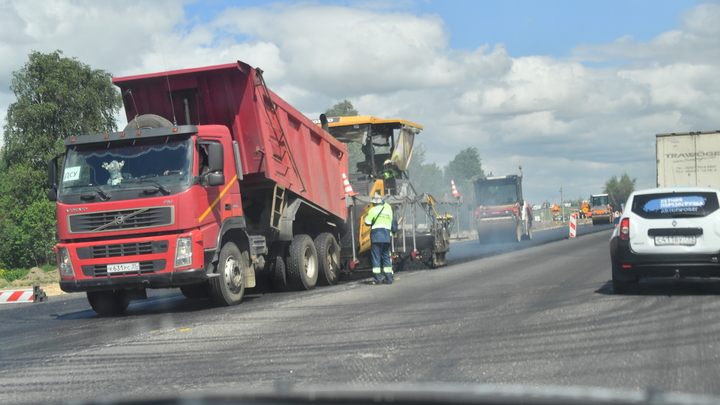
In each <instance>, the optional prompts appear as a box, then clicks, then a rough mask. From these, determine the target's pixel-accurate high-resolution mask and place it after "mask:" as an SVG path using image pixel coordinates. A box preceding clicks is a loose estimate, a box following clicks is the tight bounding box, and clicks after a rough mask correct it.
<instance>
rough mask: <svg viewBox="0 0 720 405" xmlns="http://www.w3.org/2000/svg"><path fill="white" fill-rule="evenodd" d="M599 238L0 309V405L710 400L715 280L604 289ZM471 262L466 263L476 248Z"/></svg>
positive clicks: (562, 237) (543, 234) (552, 239)
mask: <svg viewBox="0 0 720 405" xmlns="http://www.w3.org/2000/svg"><path fill="white" fill-rule="evenodd" d="M610 229H611V227H609V226H605V227H587V228H585V229H583V228H582V227H581V228H580V232H579V237H577V238H575V239H567V228H561V229H560V230H548V231H540V232H535V235H534V238H533V240H532V241H523V242H522V243H517V242H515V243H513V244H505V243H503V244H496V245H488V246H480V245H479V243H478V242H477V241H463V242H457V243H454V244H453V246H452V251H451V254H450V255H449V256H448V257H449V259H450V265H448V266H446V267H442V268H438V269H434V270H414V271H405V272H399V273H398V274H397V281H396V282H395V283H394V284H393V285H381V286H373V285H370V284H368V283H367V279H358V280H353V281H346V282H343V283H340V284H339V285H336V286H331V287H319V288H317V289H315V290H312V291H305V292H289V293H262V292H257V291H255V292H252V291H248V293H247V295H246V299H245V301H244V302H243V303H242V304H241V305H239V306H235V307H230V308H214V307H212V306H210V305H209V304H208V303H207V302H206V301H192V300H187V299H185V298H183V297H182V295H181V294H180V293H179V292H177V291H175V290H169V291H152V292H150V294H149V295H150V296H149V299H148V300H146V301H134V302H132V303H131V304H130V307H129V309H128V311H127V314H126V315H124V316H120V317H116V318H102V317H98V316H97V315H95V313H94V312H92V311H91V310H90V308H89V306H88V304H87V302H86V300H85V297H84V295H82V294H69V295H64V296H59V297H51V298H50V300H49V301H47V302H42V303H36V304H11V305H1V306H0V322H1V325H2V326H0V327H1V328H2V329H1V330H2V333H0V403H3V404H5V403H8V404H10V403H49V402H58V401H68V400H70V399H75V398H85V399H97V398H104V397H128V396H131V397H134V396H144V397H147V396H156V395H174V394H193V393H197V392H209V391H216V390H227V389H248V388H249V389H252V388H262V387H272V386H273V384H275V383H276V382H278V381H284V380H289V381H292V382H294V383H295V384H297V385H300V386H306V385H318V384H322V385H324V384H350V385H354V386H358V385H362V386H371V385H375V384H382V383H389V382H415V383H418V382H420V383H424V382H440V383H443V382H451V383H463V384H474V383H480V384H500V385H507V384H511V385H523V386H530V387H538V386H547V385H554V386H556V385H560V386H581V387H604V388H611V389H622V390H645V389H647V388H649V387H653V388H656V389H661V390H667V391H679V392H689V393H704V394H712V395H720V383H718V381H720V378H719V377H720V361H718V357H720V300H718V297H717V296H718V294H720V282H718V281H717V280H650V281H644V280H643V281H642V282H641V284H640V287H639V288H638V291H637V293H636V294H634V295H629V296H617V295H614V294H613V291H612V285H611V283H610V260H609V251H608V241H609V238H610ZM473 252H474V253H473Z"/></svg>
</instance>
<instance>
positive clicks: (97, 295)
mask: <svg viewBox="0 0 720 405" xmlns="http://www.w3.org/2000/svg"><path fill="white" fill-rule="evenodd" d="M87 299H88V302H89V303H90V306H91V307H92V309H93V311H95V312H97V313H98V315H100V316H115V315H120V314H122V313H123V312H125V310H126V309H127V307H128V305H130V299H129V297H128V296H127V295H126V294H124V293H123V292H122V291H115V290H109V291H88V292H87Z"/></svg>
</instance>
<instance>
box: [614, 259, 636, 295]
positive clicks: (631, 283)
mask: <svg viewBox="0 0 720 405" xmlns="http://www.w3.org/2000/svg"><path fill="white" fill-rule="evenodd" d="M638 281H639V279H638V278H637V277H634V278H629V279H628V278H624V277H621V276H620V265H619V264H617V263H615V262H614V261H613V262H612V284H613V292H614V293H615V294H618V295H622V294H628V293H630V292H631V291H632V289H633V288H634V287H635V286H636V285H637V283H638Z"/></svg>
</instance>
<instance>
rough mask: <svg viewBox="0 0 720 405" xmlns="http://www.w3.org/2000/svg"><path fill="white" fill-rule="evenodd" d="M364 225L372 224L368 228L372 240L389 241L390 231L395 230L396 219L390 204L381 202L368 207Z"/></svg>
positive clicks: (390, 238)
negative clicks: (369, 228)
mask: <svg viewBox="0 0 720 405" xmlns="http://www.w3.org/2000/svg"><path fill="white" fill-rule="evenodd" d="M365 225H367V226H372V228H371V230H370V240H371V241H372V242H379V243H390V241H391V240H392V237H391V232H395V231H396V230H397V221H396V220H395V217H394V215H393V210H392V207H391V206H390V204H388V203H383V204H378V205H375V206H374V207H372V208H370V210H369V211H368V213H367V215H365Z"/></svg>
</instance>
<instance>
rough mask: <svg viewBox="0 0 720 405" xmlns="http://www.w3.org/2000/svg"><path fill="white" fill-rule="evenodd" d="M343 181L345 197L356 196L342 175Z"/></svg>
mask: <svg viewBox="0 0 720 405" xmlns="http://www.w3.org/2000/svg"><path fill="white" fill-rule="evenodd" d="M342 179H343V186H345V195H349V196H351V197H352V196H355V195H358V193H356V192H355V191H353V189H352V186H351V185H350V182H349V181H348V179H347V176H345V173H343V174H342Z"/></svg>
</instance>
